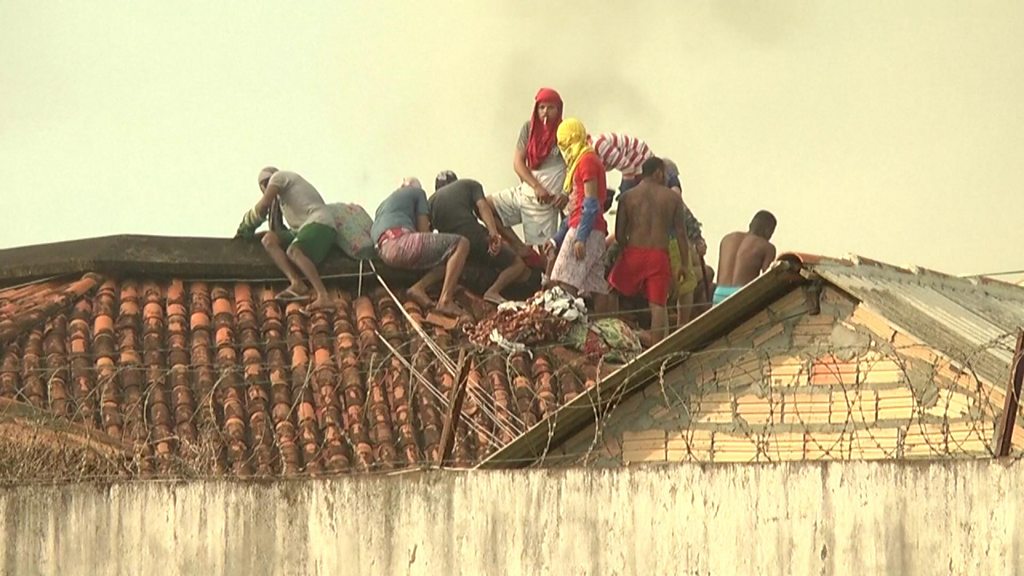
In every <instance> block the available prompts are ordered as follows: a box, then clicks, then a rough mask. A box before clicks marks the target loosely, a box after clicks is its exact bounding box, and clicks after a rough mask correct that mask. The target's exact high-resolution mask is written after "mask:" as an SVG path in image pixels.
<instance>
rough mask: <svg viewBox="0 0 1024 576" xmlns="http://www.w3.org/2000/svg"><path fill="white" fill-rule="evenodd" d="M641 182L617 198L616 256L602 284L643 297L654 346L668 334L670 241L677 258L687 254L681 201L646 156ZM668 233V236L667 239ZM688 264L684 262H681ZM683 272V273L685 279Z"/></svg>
mask: <svg viewBox="0 0 1024 576" xmlns="http://www.w3.org/2000/svg"><path fill="white" fill-rule="evenodd" d="M641 174H642V176H643V179H642V180H641V181H640V183H639V184H637V185H636V186H634V187H633V188H632V189H630V190H629V193H628V194H623V196H622V198H621V200H619V212H618V214H617V215H616V217H615V238H616V241H617V242H618V243H619V245H620V246H621V247H622V253H621V255H620V256H619V259H618V261H616V263H615V266H614V267H613V268H612V271H611V274H610V275H609V276H608V281H609V282H610V283H611V285H612V287H613V288H615V290H616V291H617V292H618V293H619V294H622V295H624V296H636V295H638V294H641V293H642V294H644V295H645V296H646V297H647V301H648V303H649V305H650V307H651V335H652V336H653V339H654V341H658V340H661V339H663V338H664V337H665V336H667V335H668V309H667V308H666V305H667V304H668V297H669V291H670V286H671V284H672V267H671V263H670V261H669V252H668V249H667V248H666V247H667V246H668V245H669V242H670V240H669V238H670V236H673V237H674V240H672V242H675V243H676V245H677V250H678V251H679V253H680V254H684V255H689V253H690V250H689V246H688V245H687V240H686V238H687V234H686V223H685V220H684V215H683V210H684V208H683V200H682V198H681V197H680V196H679V195H678V194H676V193H675V191H673V190H672V189H670V188H669V187H667V186H666V185H665V182H666V177H665V163H664V162H662V160H661V159H659V158H655V157H651V158H649V159H647V161H645V162H644V163H643V167H642V172H641ZM670 232H673V234H671V235H670ZM684 263H688V262H684ZM688 268H689V267H684V268H683V274H690V273H691V272H689V270H688Z"/></svg>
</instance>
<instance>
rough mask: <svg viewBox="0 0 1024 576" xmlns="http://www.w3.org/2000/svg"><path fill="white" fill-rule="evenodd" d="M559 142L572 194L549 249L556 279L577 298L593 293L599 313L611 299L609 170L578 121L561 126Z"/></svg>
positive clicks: (566, 186) (564, 187) (570, 193)
mask: <svg viewBox="0 0 1024 576" xmlns="http://www.w3.org/2000/svg"><path fill="white" fill-rule="evenodd" d="M557 142H558V149H559V150H560V151H561V153H562V158H564V159H565V165H566V174H565V182H564V184H563V186H562V189H563V190H564V191H565V192H566V193H567V194H569V208H568V212H569V217H568V219H567V221H566V225H567V226H566V231H565V234H564V236H563V235H562V234H559V235H558V236H556V237H555V238H554V239H552V240H551V243H550V250H551V251H552V252H555V253H556V256H555V263H554V266H553V267H552V269H551V280H552V281H553V282H555V283H556V284H560V285H562V286H563V287H564V288H566V289H567V290H569V291H570V292H571V293H573V294H576V295H579V294H583V293H590V294H593V295H594V297H595V307H596V308H598V309H599V310H600V309H602V308H604V307H605V304H606V303H607V299H605V298H603V297H604V296H607V294H608V282H607V281H606V280H605V274H604V272H605V271H604V258H603V257H604V250H605V241H604V240H605V236H607V235H608V224H607V223H606V222H605V220H604V201H605V196H606V195H607V193H608V187H607V185H606V181H605V170H604V165H603V164H602V163H601V159H600V158H599V157H598V156H597V153H595V152H594V149H593V148H592V147H591V146H590V144H589V143H588V142H587V130H586V128H585V127H584V126H583V123H582V122H580V121H579V120H577V119H576V118H567V119H565V120H563V121H562V124H561V125H560V126H559V127H558V135H557ZM602 311H603V310H602Z"/></svg>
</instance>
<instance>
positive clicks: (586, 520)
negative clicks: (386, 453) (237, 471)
mask: <svg viewBox="0 0 1024 576" xmlns="http://www.w3.org/2000/svg"><path fill="white" fill-rule="evenodd" d="M1022 484H1024V464H1021V463H1014V464H1012V465H1006V464H1002V463H998V462H994V461H991V460H964V461H942V462H939V461H936V462H918V463H913V464H911V463H906V462H903V463H892V462H887V463H881V462H857V463H837V462H835V463H820V462H819V463H789V464H767V465H762V464H754V465H705V466H701V465H696V464H682V465H667V466H648V467H633V468H619V469H612V470H606V469H581V468H577V469H570V470H560V471H543V470H532V471H495V472H486V473H485V472H469V473H459V472H434V473H412V474H406V475H400V476H391V477H375V478H357V477H349V478H338V479H331V480H305V481H294V482H280V481H279V482H273V483H267V484H258V483H236V482H213V481H211V482H199V481H197V482H188V483H158V482H152V483H147V482H136V483H129V484H120V485H111V486H101V485H85V484H78V485H66V486H59V487H45V486H24V487H16V488H7V489H3V490H0V530H2V531H3V534H2V537H0V542H2V546H0V570H2V571H3V573H4V574H61V575H68V574H130V575H138V574H154V575H155V574H160V575H174V574H225V573H226V574H254V575H258V574H331V575H338V574H424V575H431V576H435V575H447V574H460V573H461V574H488V573H489V574H548V573H550V574H659V575H660V574H687V575H697V574H700V575H705V574H716V575H717V574H722V575H733V574H761V575H773V574H780V575H781V574H797V575H799V574H814V575H816V576H817V575H821V574H927V575H933V574H972V575H973V574H1015V573H1024V538H1022V530H1021V528H1020V526H1024V494H1022V492H1021V491H1020V490H1015V489H1013V486H1020V485H1022ZM1018 523H1020V524H1018Z"/></svg>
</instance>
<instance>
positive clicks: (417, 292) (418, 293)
mask: <svg viewBox="0 0 1024 576" xmlns="http://www.w3.org/2000/svg"><path fill="white" fill-rule="evenodd" d="M405 294H406V296H408V297H409V299H410V300H412V301H413V302H415V303H417V304H419V305H420V307H421V308H424V309H426V308H431V307H433V306H434V305H435V304H434V301H433V300H431V299H430V296H427V293H426V292H425V291H424V290H423V289H422V288H417V287H415V286H413V287H411V288H409V289H408V290H406V291H405Z"/></svg>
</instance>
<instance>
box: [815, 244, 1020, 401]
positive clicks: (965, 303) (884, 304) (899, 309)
mask: <svg viewBox="0 0 1024 576" xmlns="http://www.w3.org/2000/svg"><path fill="white" fill-rule="evenodd" d="M804 267H805V269H807V270H810V271H812V272H814V273H816V274H818V275H819V276H821V277H822V278H824V279H825V280H827V281H829V282H830V283H832V284H834V285H836V286H837V287H839V288H840V289H842V290H845V291H847V292H849V293H850V294H851V295H852V296H854V297H856V298H857V299H858V300H860V301H861V302H863V303H864V305H865V306H867V307H868V308H870V309H873V310H875V311H876V312H878V313H879V314H881V315H882V316H884V317H885V318H886V319H888V320H889V321H890V322H891V323H892V324H893V325H894V326H896V327H898V328H900V329H902V330H903V331H905V332H907V333H909V334H911V335H913V336H915V337H917V338H918V339H920V340H922V341H924V342H925V343H927V344H929V345H931V346H934V347H936V348H937V349H938V350H940V351H942V352H943V353H945V354H946V355H947V356H949V357H950V358H952V359H954V360H958V361H961V362H963V363H967V364H970V365H971V366H972V367H973V368H974V369H975V370H977V371H978V372H979V374H980V375H981V376H983V377H985V378H986V379H988V380H989V381H991V382H993V383H996V382H998V383H1000V384H1001V383H1003V382H1004V381H1005V379H1006V378H1007V377H1008V374H1009V365H1010V362H1011V361H1012V359H1013V346H1014V343H1015V341H1016V335H1017V331H1018V329H1020V328H1022V327H1024V287H1020V286H1015V285H1012V284H1008V283H1004V282H998V281H993V280H988V279H967V278H958V277H956V276H948V275H945V274H941V273H938V272H933V271H930V270H926V269H923V268H914V269H909V270H908V269H905V268H899V267H896V266H891V265H888V264H883V263H880V262H875V261H872V260H866V259H861V258H853V259H852V260H834V259H827V258H807V259H805V262H804Z"/></svg>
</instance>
